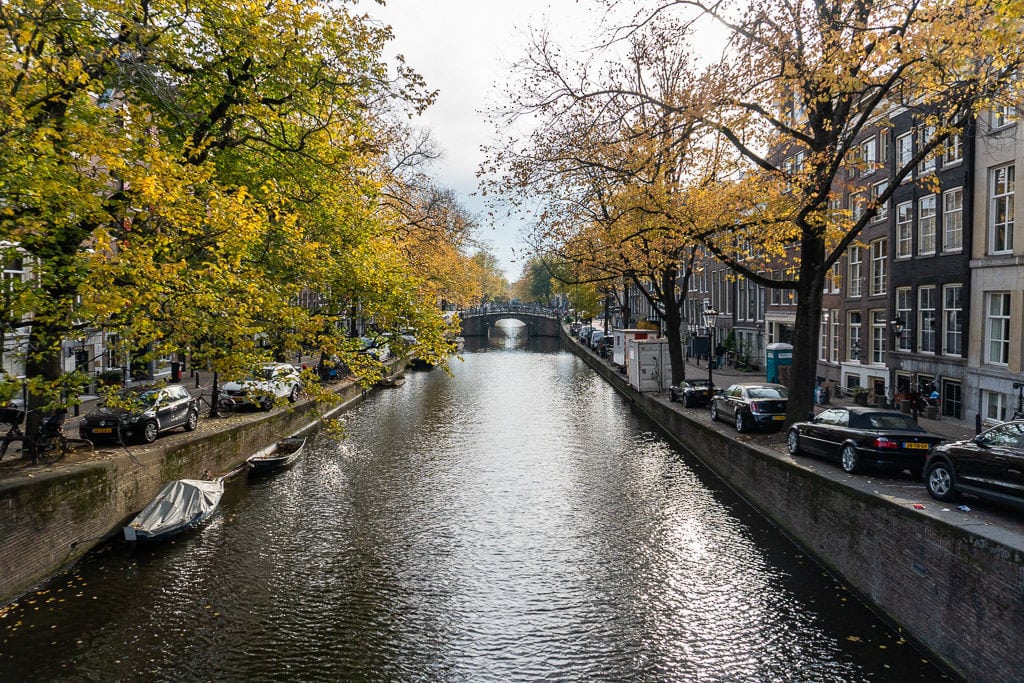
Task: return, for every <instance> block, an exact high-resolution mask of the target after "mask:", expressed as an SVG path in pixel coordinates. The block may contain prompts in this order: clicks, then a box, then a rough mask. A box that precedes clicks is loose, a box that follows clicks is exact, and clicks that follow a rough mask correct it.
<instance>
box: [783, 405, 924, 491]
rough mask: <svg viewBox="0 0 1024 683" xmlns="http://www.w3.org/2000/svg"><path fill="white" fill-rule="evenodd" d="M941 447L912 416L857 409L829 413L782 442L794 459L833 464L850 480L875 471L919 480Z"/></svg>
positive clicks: (793, 430)
mask: <svg viewBox="0 0 1024 683" xmlns="http://www.w3.org/2000/svg"><path fill="white" fill-rule="evenodd" d="M941 442H942V437H941V436H938V435H936V434H931V433H929V432H927V431H925V430H924V429H923V428H922V427H921V426H920V425H919V424H917V420H915V419H914V418H913V417H911V416H910V415H906V414H905V413H901V412H899V411H898V410H885V409H882V408H862V407H860V406H850V407H838V408H832V409H829V410H826V411H824V412H822V413H820V414H819V415H818V416H817V417H815V418H814V419H813V420H811V421H809V422H797V423H796V424H794V425H793V426H792V427H790V429H789V434H788V435H787V437H786V445H787V447H788V448H789V452H790V453H792V454H793V455H796V454H798V453H807V454H810V455H817V456H820V457H823V458H828V459H830V460H835V461H837V462H838V463H839V464H840V465H841V466H842V468H843V471H845V472H849V473H851V474H854V473H857V472H861V471H863V470H864V469H865V468H867V467H877V468H880V469H894V470H910V472H911V473H912V474H914V475H915V476H919V475H920V474H921V472H922V470H923V469H924V463H925V460H926V459H927V458H928V453H929V452H930V451H931V449H932V448H933V447H934V446H937V445H938V444H939V443H941Z"/></svg>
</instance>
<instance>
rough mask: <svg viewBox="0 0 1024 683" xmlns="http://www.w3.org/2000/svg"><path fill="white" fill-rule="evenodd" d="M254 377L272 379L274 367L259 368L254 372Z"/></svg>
mask: <svg viewBox="0 0 1024 683" xmlns="http://www.w3.org/2000/svg"><path fill="white" fill-rule="evenodd" d="M256 379H268V380H269V379H274V368H260V371H259V372H258V373H256Z"/></svg>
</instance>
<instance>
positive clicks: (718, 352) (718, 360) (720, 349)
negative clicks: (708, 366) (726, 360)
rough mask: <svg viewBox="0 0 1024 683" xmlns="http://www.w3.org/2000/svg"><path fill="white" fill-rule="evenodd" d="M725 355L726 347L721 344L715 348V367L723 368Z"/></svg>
mask: <svg viewBox="0 0 1024 683" xmlns="http://www.w3.org/2000/svg"><path fill="white" fill-rule="evenodd" d="M724 355H725V347H724V346H722V345H721V344H719V345H718V346H716V347H715V367H718V368H720V367H722V356H724Z"/></svg>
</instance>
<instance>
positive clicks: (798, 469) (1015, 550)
mask: <svg viewBox="0 0 1024 683" xmlns="http://www.w3.org/2000/svg"><path fill="white" fill-rule="evenodd" d="M566 345H567V346H568V347H569V348H571V349H573V350H577V349H578V347H577V346H576V345H575V344H574V343H572V342H571V341H567V342H566ZM579 355H580V357H581V358H583V359H584V360H585V361H586V362H587V363H588V364H590V365H591V366H592V367H593V368H594V369H595V370H597V371H598V372H599V373H600V374H601V375H603V376H604V377H605V379H606V380H608V381H609V382H610V383H611V384H612V385H613V386H614V387H615V388H616V389H618V390H619V391H620V392H621V393H623V395H625V396H627V397H628V398H629V399H630V400H632V401H633V402H634V404H635V405H636V407H637V408H639V409H640V410H641V411H642V412H644V413H645V414H647V415H648V416H649V417H651V418H652V419H653V420H654V421H655V422H656V423H658V424H659V425H660V426H661V427H662V429H663V430H665V432H666V433H667V434H668V435H669V436H670V437H672V438H673V439H674V440H675V441H677V442H678V443H679V444H680V445H681V446H682V447H683V448H686V449H687V450H692V452H693V453H694V455H695V456H697V457H698V458H699V459H700V460H701V462H703V463H704V464H705V465H707V466H708V467H709V468H710V469H711V470H712V471H714V472H715V473H716V474H717V475H718V476H719V477H720V478H721V479H722V480H723V481H724V482H725V483H726V484H727V485H728V486H730V487H731V488H732V489H733V490H735V491H736V492H738V493H739V494H740V495H742V496H743V497H744V498H745V499H746V500H747V501H749V502H750V504H751V505H753V506H754V507H755V508H756V509H757V510H758V511H760V512H761V513H762V514H764V515H765V516H766V517H768V518H769V519H770V520H772V521H773V522H774V523H775V524H776V525H777V526H778V527H779V528H780V529H781V530H782V531H783V532H784V533H785V534H787V535H788V536H789V537H790V538H792V539H793V540H794V541H795V542H796V543H797V544H799V545H800V546H802V547H803V549H804V550H805V551H806V552H807V553H808V554H809V555H811V556H812V557H813V558H815V559H816V560H817V561H818V562H820V563H821V564H822V565H823V566H825V567H826V568H827V569H828V570H829V571H831V572H832V573H833V574H834V575H836V576H837V577H839V578H840V579H841V580H842V581H843V582H844V583H845V584H846V585H847V586H849V587H850V588H852V589H853V590H854V591H855V592H856V593H858V594H859V595H860V596H861V597H862V598H863V599H864V600H865V601H866V602H867V603H868V604H869V605H870V606H872V607H873V608H874V609H875V610H876V611H877V612H879V613H880V614H881V615H882V616H883V617H885V618H886V619H888V620H889V621H891V622H892V623H894V624H895V625H897V626H899V627H900V628H901V629H902V630H903V632H904V633H905V634H906V635H908V636H909V637H910V638H912V639H913V640H915V641H917V642H918V643H919V644H920V645H921V646H922V647H923V648H925V649H927V650H928V651H930V652H931V653H932V654H933V655H934V657H935V658H937V659H938V660H940V661H942V662H943V663H944V664H945V665H946V666H948V667H949V668H950V669H951V670H952V671H954V672H956V673H958V674H959V675H961V676H963V677H964V678H966V679H967V680H972V681H973V680H978V681H980V680H984V681H991V682H995V681H1007V682H1010V681H1020V680H1021V679H1022V678H1024V648H1021V647H1020V645H1019V638H1020V634H1021V633H1024V548H1021V547H1019V544H1020V539H1018V538H1016V537H1015V536H1012V535H1010V534H1001V533H1000V530H999V529H994V528H990V527H979V528H975V529H970V530H968V529H965V528H962V527H957V526H953V525H951V524H948V523H946V522H944V521H942V520H940V519H935V518H933V517H929V516H927V515H924V514H921V513H919V512H917V511H915V510H911V509H908V508H907V507H904V506H901V505H899V504H896V503H894V502H892V501H890V500H888V499H885V498H882V497H880V496H875V495H872V494H871V493H870V492H865V491H862V490H859V489H856V488H852V487H850V486H848V485H846V484H844V483H843V482H841V481H836V480H832V479H829V478H827V477H823V476H821V475H819V474H816V473H815V472H813V471H811V470H809V469H807V468H805V467H803V466H801V465H800V464H798V463H795V462H792V461H789V460H787V459H785V458H781V457H778V455H777V454H775V453H774V452H772V451H769V450H761V449H758V448H756V447H754V446H752V445H751V444H750V443H746V442H743V441H739V440H737V439H735V438H733V436H734V435H733V434H730V433H729V432H724V433H721V432H718V431H716V430H714V429H711V428H709V427H708V426H707V425H704V424H702V423H699V422H695V421H692V420H690V419H688V418H687V417H686V416H685V414H683V413H682V412H680V411H678V410H676V409H675V408H674V407H673V406H672V405H671V404H668V403H666V402H665V401H662V400H658V399H656V398H654V397H652V396H650V395H645V394H638V393H636V392H633V391H632V390H631V389H630V388H629V387H628V385H626V383H625V381H624V379H623V376H621V375H619V374H618V373H617V372H615V371H614V370H612V369H611V368H609V367H608V365H607V364H605V363H603V362H601V361H598V360H597V359H595V358H594V357H593V356H592V355H591V354H588V353H586V352H582V351H580V352H579Z"/></svg>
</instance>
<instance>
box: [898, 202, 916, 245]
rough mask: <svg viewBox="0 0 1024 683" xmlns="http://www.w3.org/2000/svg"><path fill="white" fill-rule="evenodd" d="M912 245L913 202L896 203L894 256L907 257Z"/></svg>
mask: <svg viewBox="0 0 1024 683" xmlns="http://www.w3.org/2000/svg"><path fill="white" fill-rule="evenodd" d="M913 245H914V203H913V202H903V203H902V204H897V205H896V258H907V257H909V256H910V255H911V253H912V252H913Z"/></svg>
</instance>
